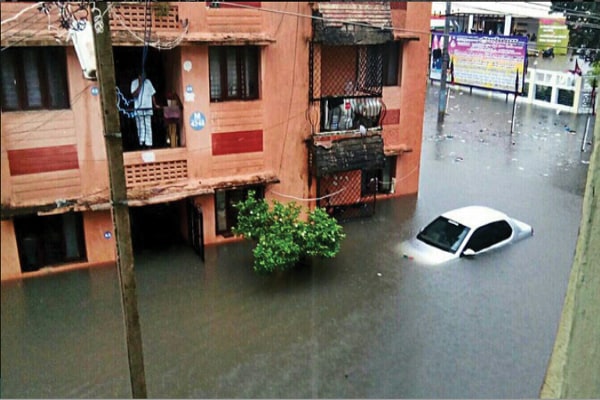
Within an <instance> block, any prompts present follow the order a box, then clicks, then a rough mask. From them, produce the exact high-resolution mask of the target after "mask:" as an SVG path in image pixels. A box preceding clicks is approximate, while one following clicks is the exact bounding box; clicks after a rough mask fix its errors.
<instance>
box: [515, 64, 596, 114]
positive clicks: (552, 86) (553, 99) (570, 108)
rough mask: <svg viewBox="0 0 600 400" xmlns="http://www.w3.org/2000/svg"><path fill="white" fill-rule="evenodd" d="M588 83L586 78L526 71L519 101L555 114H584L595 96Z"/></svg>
mask: <svg viewBox="0 0 600 400" xmlns="http://www.w3.org/2000/svg"><path fill="white" fill-rule="evenodd" d="M590 81H591V78H590V77H589V76H583V77H582V76H579V75H576V74H573V73H570V72H560V71H548V70H541V69H535V68H530V69H529V70H528V71H527V75H526V76H525V84H524V85H523V93H522V95H521V97H520V100H521V101H525V102H526V103H531V104H535V105H538V106H542V107H547V108H552V109H555V110H558V111H564V112H569V113H573V114H587V113H590V112H592V110H593V105H594V97H595V96H594V94H595V88H594V87H592V85H591V83H590ZM597 81H598V79H597Z"/></svg>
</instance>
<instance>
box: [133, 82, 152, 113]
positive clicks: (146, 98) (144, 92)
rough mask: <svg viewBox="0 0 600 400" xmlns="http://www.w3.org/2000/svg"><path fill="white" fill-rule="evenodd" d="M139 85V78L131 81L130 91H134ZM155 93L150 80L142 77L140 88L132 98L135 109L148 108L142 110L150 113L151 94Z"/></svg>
mask: <svg viewBox="0 0 600 400" xmlns="http://www.w3.org/2000/svg"><path fill="white" fill-rule="evenodd" d="M138 86H139V80H138V79H137V78H136V79H134V80H133V81H132V82H131V93H133V92H135V91H136V90H137V88H138ZM155 93H156V90H154V86H152V82H150V80H149V79H144V83H143V84H142V88H141V89H140V92H139V93H138V95H137V97H134V99H133V105H134V107H135V109H136V110H137V109H140V108H147V109H148V110H142V112H144V113H149V114H152V96H154V94H155Z"/></svg>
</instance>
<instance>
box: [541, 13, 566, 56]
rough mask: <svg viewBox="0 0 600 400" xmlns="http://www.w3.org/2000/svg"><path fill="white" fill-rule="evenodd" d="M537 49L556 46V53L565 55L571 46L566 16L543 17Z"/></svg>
mask: <svg viewBox="0 0 600 400" xmlns="http://www.w3.org/2000/svg"><path fill="white" fill-rule="evenodd" d="M537 37H538V39H537V49H538V50H540V51H543V50H546V49H547V48H549V47H552V48H554V54H556V55H559V54H560V55H565V54H567V49H568V46H569V28H568V27H567V25H566V24H565V19H564V18H542V19H540V27H539V28H538V35H537Z"/></svg>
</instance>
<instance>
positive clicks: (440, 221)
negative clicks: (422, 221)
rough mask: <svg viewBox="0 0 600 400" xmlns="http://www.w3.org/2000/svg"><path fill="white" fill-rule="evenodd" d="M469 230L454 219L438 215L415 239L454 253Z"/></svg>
mask: <svg viewBox="0 0 600 400" xmlns="http://www.w3.org/2000/svg"><path fill="white" fill-rule="evenodd" d="M469 230H470V229H469V228H467V227H466V226H464V225H462V224H459V223H458V222H456V221H453V220H451V219H448V218H446V217H442V216H439V217H437V218H436V219H435V220H434V221H433V222H432V223H430V224H429V225H427V226H426V227H425V229H423V230H422V231H421V232H420V233H419V234H418V235H417V239H419V240H421V241H423V242H425V243H427V244H429V245H431V246H434V247H437V248H438V249H441V250H444V251H447V252H450V253H456V252H457V251H458V249H459V248H460V245H461V243H462V242H463V240H465V237H466V236H467V234H468V233H469Z"/></svg>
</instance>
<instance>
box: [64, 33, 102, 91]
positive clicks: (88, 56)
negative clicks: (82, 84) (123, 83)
mask: <svg viewBox="0 0 600 400" xmlns="http://www.w3.org/2000/svg"><path fill="white" fill-rule="evenodd" d="M84 22H85V23H84ZM78 25H79V27H81V26H83V29H69V38H70V39H71V40H72V41H73V46H74V47H75V53H77V58H78V59H79V64H80V65H81V70H82V71H83V77H84V78H85V79H90V80H94V81H95V80H96V79H97V77H96V53H95V51H94V35H93V33H92V25H91V24H90V23H88V22H87V21H81V23H80V24H78Z"/></svg>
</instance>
